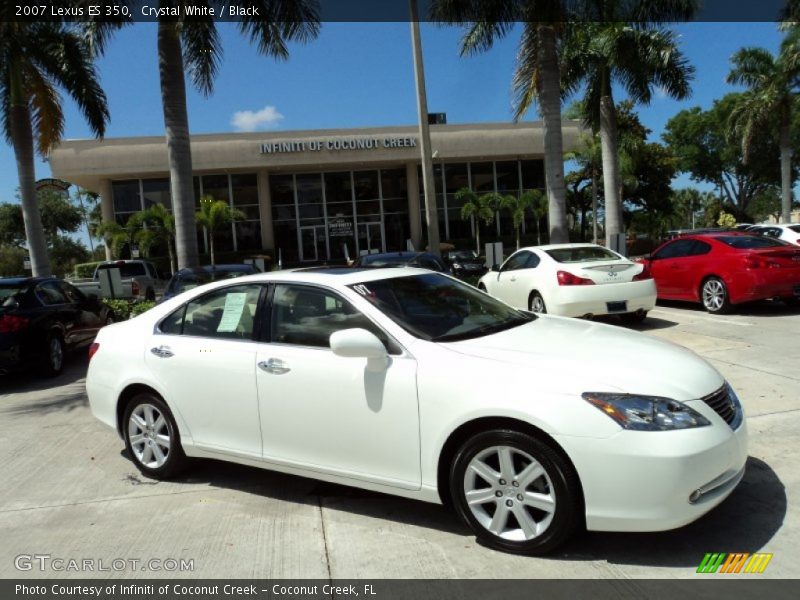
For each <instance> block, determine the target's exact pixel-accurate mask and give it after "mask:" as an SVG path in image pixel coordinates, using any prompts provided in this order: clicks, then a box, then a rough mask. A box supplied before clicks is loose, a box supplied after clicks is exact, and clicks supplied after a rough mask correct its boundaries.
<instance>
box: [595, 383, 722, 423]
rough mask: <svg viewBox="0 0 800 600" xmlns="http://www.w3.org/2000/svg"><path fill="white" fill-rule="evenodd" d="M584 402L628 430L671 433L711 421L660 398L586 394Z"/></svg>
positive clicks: (677, 403) (598, 393)
mask: <svg viewBox="0 0 800 600" xmlns="http://www.w3.org/2000/svg"><path fill="white" fill-rule="evenodd" d="M583 399H584V400H586V401H587V402H588V403H589V404H592V405H593V406H596V407H597V408H599V409H600V410H602V411H603V412H604V413H605V414H607V415H608V416H609V417H611V418H612V419H614V420H615V421H616V422H617V423H619V425H620V426H621V427H623V428H625V429H632V430H635V431H670V430H672V429H691V428H692V427H704V426H706V425H711V422H710V421H709V420H708V419H706V418H705V417H704V416H703V415H701V414H700V413H699V412H697V411H696V410H694V409H693V408H691V407H689V406H686V405H685V404H683V403H682V402H678V401H677V400H672V399H670V398H661V397H659V396H640V395H637V394H613V393H604V392H585V393H584V394H583Z"/></svg>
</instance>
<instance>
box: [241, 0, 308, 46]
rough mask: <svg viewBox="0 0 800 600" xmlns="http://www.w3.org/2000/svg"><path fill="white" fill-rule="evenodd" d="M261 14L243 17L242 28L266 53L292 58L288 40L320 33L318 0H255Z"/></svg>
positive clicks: (244, 33)
mask: <svg viewBox="0 0 800 600" xmlns="http://www.w3.org/2000/svg"><path fill="white" fill-rule="evenodd" d="M252 5H253V7H254V8H256V9H257V10H258V12H259V16H258V17H255V16H244V17H242V18H241V20H240V21H239V30H240V31H241V32H242V34H243V35H245V36H246V37H248V38H249V39H250V42H251V43H252V44H254V45H255V46H256V49H257V50H258V51H259V52H260V53H261V54H264V55H265V56H270V57H272V58H275V59H277V60H285V59H287V58H288V57H289V50H288V48H287V46H286V42H287V41H292V42H299V43H306V42H309V41H311V40H313V39H315V38H316V37H317V36H318V35H319V29H320V6H319V2H318V1H317V0H293V1H291V2H286V1H283V0H254V1H253V2H252Z"/></svg>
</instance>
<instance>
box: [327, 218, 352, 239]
mask: <svg viewBox="0 0 800 600" xmlns="http://www.w3.org/2000/svg"><path fill="white" fill-rule="evenodd" d="M328 235H329V236H330V237H353V221H351V220H350V219H345V218H344V217H334V218H333V219H331V220H330V221H328Z"/></svg>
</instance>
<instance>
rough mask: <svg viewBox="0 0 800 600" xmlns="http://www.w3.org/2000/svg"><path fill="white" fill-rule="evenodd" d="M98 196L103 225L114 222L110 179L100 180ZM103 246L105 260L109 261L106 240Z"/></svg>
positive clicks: (109, 253) (109, 249) (110, 257)
mask: <svg viewBox="0 0 800 600" xmlns="http://www.w3.org/2000/svg"><path fill="white" fill-rule="evenodd" d="M99 194H100V212H101V214H102V216H103V223H111V222H113V221H114V194H113V192H112V188H111V180H110V179H101V180H100V186H99ZM103 246H104V247H105V251H106V260H111V259H112V256H111V248H110V247H109V244H108V241H107V240H103Z"/></svg>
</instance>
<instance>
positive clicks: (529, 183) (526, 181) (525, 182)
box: [522, 160, 544, 190]
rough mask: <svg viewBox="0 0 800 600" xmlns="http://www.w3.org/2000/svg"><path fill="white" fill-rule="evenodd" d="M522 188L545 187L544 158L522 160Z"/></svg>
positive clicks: (538, 188) (536, 188)
mask: <svg viewBox="0 0 800 600" xmlns="http://www.w3.org/2000/svg"><path fill="white" fill-rule="evenodd" d="M522 189H523V190H543V189H544V161H542V160H523V161H522Z"/></svg>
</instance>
